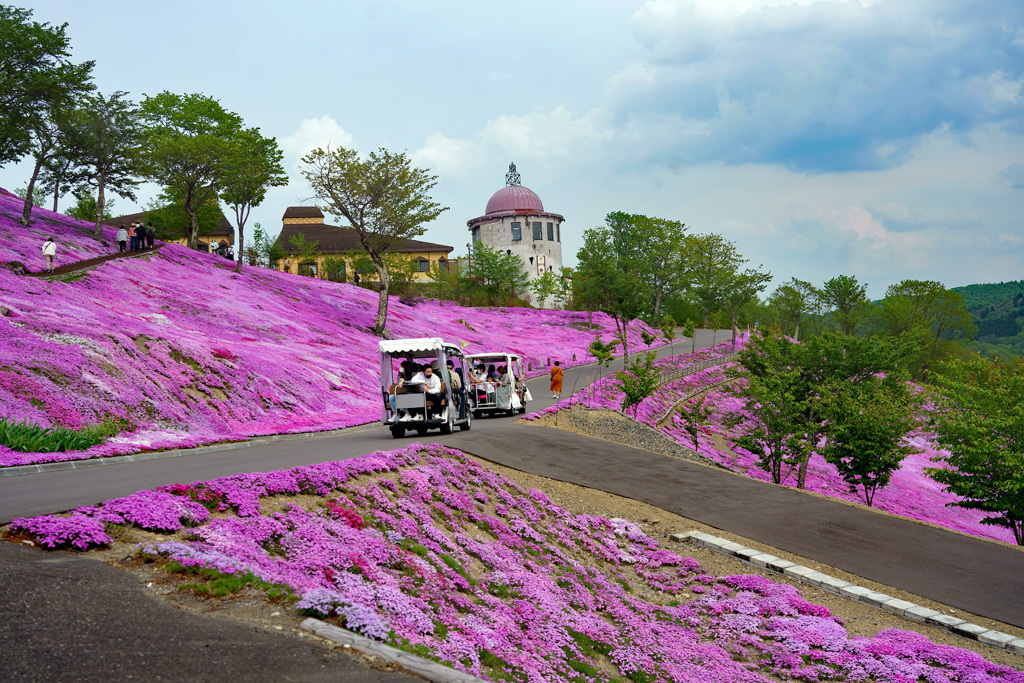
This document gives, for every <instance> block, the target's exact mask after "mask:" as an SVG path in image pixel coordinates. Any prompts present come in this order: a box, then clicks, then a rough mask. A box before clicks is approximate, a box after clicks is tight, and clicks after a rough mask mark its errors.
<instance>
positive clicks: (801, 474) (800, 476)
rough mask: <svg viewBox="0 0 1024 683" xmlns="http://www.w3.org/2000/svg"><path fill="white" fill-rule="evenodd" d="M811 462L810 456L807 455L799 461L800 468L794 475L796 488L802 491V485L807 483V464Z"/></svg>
mask: <svg viewBox="0 0 1024 683" xmlns="http://www.w3.org/2000/svg"><path fill="white" fill-rule="evenodd" d="M810 461H811V454H810V453H808V454H807V457H805V458H803V459H802V460H801V461H800V468H799V469H798V470H797V475H796V487H797V488H798V489H802V488H803V487H804V483H806V481H807V464H808V463H809V462H810Z"/></svg>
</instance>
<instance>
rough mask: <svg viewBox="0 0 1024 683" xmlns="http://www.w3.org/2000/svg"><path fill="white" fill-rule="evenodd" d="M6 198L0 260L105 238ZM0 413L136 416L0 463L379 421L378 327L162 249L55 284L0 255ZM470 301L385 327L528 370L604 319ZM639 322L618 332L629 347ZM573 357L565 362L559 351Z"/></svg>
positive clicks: (437, 306)
mask: <svg viewBox="0 0 1024 683" xmlns="http://www.w3.org/2000/svg"><path fill="white" fill-rule="evenodd" d="M20 206H21V205H20V200H18V199H17V198H13V197H12V196H11V195H7V194H0V262H12V261H17V262H20V263H22V264H25V265H26V266H27V267H28V268H29V270H31V271H39V270H41V269H42V268H43V258H42V256H41V254H40V246H41V244H42V242H43V240H44V239H45V238H46V237H50V236H52V237H55V238H56V241H57V243H58V252H57V264H58V265H62V264H66V263H68V262H71V261H75V260H81V259H86V258H91V257H94V256H97V255H100V254H103V253H109V252H112V251H114V250H115V249H116V243H115V242H114V239H113V238H114V234H113V231H112V230H106V231H105V232H104V239H103V242H102V243H101V242H97V241H96V240H95V239H93V238H92V236H91V226H90V225H88V224H86V223H82V222H80V221H76V220H74V219H71V218H68V217H66V216H62V215H60V214H54V213H52V212H49V211H46V210H44V209H38V208H37V209H35V210H34V212H33V216H34V217H35V218H34V222H33V223H32V225H31V226H30V227H29V228H25V227H23V226H20V225H18V224H17V223H16V222H15V221H16V217H17V216H18V215H19V214H20ZM0 299H2V301H3V306H4V307H5V308H6V309H7V312H6V313H5V314H4V315H3V316H0V406H2V407H3V414H2V415H0V416H4V417H10V418H14V419H19V420H20V419H22V418H28V419H30V420H34V421H36V422H38V423H41V424H43V425H45V426H51V425H62V426H66V427H71V428H78V427H81V426H84V425H87V424H94V423H97V422H99V421H100V419H102V418H103V416H105V415H113V416H118V417H126V418H128V419H129V420H130V421H131V422H132V423H134V424H135V425H136V427H137V428H136V429H135V431H134V432H131V433H124V434H121V435H119V436H118V437H115V438H113V439H111V440H109V441H108V442H107V443H106V444H105V445H102V446H98V447H95V448H92V449H89V450H88V451H85V452H73V453H50V454H33V453H16V452H12V451H10V450H8V449H6V448H4V447H2V446H0V466H9V465H20V464H28V463H38V462H49V461H59V460H71V459H82V458H89V457H97V456H109V455H120V454H125V453H133V452H137V451H140V450H150V449H161V448H186V447H191V446H197V445H201V444H204V443H210V442H214V441H222V440H237V439H245V438H249V437H253V436H259V435H266V434H279V433H294V432H305V431H321V430H328V429H337V428H342V427H349V426H352V425H356V424H363V423H366V422H371V421H373V420H376V419H379V418H380V412H381V407H382V404H381V399H380V389H379V386H380V380H379V378H378V372H379V359H378V353H377V342H378V339H377V338H375V337H373V336H372V335H371V334H370V333H369V330H370V329H371V328H372V326H373V323H374V318H375V315H376V310H377V295H376V293H374V292H371V291H368V290H364V289H360V288H358V287H355V286H352V285H339V284H334V283H329V282H323V281H320V280H316V279H313V278H308V277H299V276H294V275H287V274H284V273H278V272H276V271H271V270H267V269H262V268H248V267H246V268H243V270H242V273H241V274H237V275H236V274H235V273H234V270H233V264H232V263H231V262H229V261H226V260H224V259H223V258H220V257H218V256H212V255H209V254H202V253H199V252H195V251H190V250H188V249H186V248H184V247H181V246H176V245H172V246H165V247H163V248H162V249H161V250H160V251H159V252H158V253H156V254H153V255H151V256H144V257H140V258H131V259H124V260H115V261H111V262H108V263H105V264H103V265H102V266H100V267H98V268H96V269H94V270H92V271H89V272H88V274H87V275H85V276H84V277H82V278H80V279H75V280H71V281H68V282H60V281H53V282H50V281H47V280H42V279H34V278H25V277H21V276H17V275H14V274H13V273H12V272H10V270H9V269H8V268H4V267H0ZM586 322H587V316H586V313H573V312H565V311H538V310H532V309H521V308H511V309H474V308H463V307H459V306H455V305H453V304H447V303H440V302H437V301H428V302H424V303H420V304H418V305H415V306H406V305H404V304H402V303H400V302H399V301H398V300H397V299H394V300H392V302H391V307H390V313H389V318H388V326H389V329H390V331H391V333H392V335H393V336H394V337H396V338H398V337H426V336H430V337H442V338H443V339H445V340H447V341H450V342H453V343H460V342H464V343H465V349H466V352H467V353H477V352H485V351H496V350H509V351H512V352H515V353H518V354H520V355H521V356H522V357H523V358H525V359H526V360H527V361H528V362H532V363H533V364H534V367H536V368H542V367H543V365H544V363H545V362H546V360H547V358H549V357H550V358H552V359H557V360H561V361H562V363H563V365H567V366H569V365H574V364H579V363H582V362H585V361H586V360H587V351H586V349H587V346H588V345H589V344H590V342H591V341H592V340H593V339H594V338H595V337H598V336H599V337H601V338H602V339H603V340H606V341H607V340H610V339H611V338H612V337H613V336H614V325H613V323H612V322H611V320H610V319H609V318H607V316H604V315H599V314H595V315H594V323H595V324H596V325H597V326H598V329H589V328H587V327H586ZM645 330H647V331H651V330H650V329H649V328H647V327H646V326H643V325H642V324H639V323H634V324H633V325H632V333H631V339H630V343H631V344H633V345H635V346H639V345H640V344H642V341H641V339H640V335H641V333H642V331H645ZM573 354H575V355H576V358H577V360H576V361H573V360H572V357H573Z"/></svg>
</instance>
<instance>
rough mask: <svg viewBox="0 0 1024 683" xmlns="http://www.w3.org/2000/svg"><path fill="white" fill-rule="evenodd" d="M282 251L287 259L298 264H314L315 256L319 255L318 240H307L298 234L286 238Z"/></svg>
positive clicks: (301, 234)
mask: <svg viewBox="0 0 1024 683" xmlns="http://www.w3.org/2000/svg"><path fill="white" fill-rule="evenodd" d="M284 250H285V253H287V254H288V257H289V258H292V259H294V260H295V261H297V262H298V263H314V262H316V256H317V254H319V253H320V240H307V239H306V236H305V235H304V234H303V233H301V232H299V233H296V234H294V235H292V236H291V237H289V238H288V245H287V246H285V247H284ZM300 272H301V271H300ZM313 275H314V276H315V275H316V273H314V274H313Z"/></svg>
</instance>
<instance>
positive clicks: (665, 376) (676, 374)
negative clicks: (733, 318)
mask: <svg viewBox="0 0 1024 683" xmlns="http://www.w3.org/2000/svg"><path fill="white" fill-rule="evenodd" d="M739 355H740V354H738V353H727V354H726V355H724V356H719V357H718V358H708V359H707V360H702V361H700V362H698V363H694V364H693V365H687V366H684V367H681V368H674V369H672V370H669V371H668V372H663V373H661V374H660V375H658V386H659V387H660V386H663V385H665V384H668V383H669V382H674V381H676V380H677V379H682V378H683V377H686V376H687V375H692V374H693V373H695V372H700V371H701V370H707V369H708V368H713V367H715V366H716V365H724V364H725V363H731V362H732V361H734V360H736V359H737V358H739Z"/></svg>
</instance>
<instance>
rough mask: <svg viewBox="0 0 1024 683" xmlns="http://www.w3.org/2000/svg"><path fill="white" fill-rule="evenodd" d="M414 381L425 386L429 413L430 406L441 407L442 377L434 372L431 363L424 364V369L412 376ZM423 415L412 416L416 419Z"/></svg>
mask: <svg viewBox="0 0 1024 683" xmlns="http://www.w3.org/2000/svg"><path fill="white" fill-rule="evenodd" d="M412 381H413V383H420V384H421V385H422V387H423V391H424V392H426V394H427V412H428V413H429V410H430V406H434V407H435V408H440V407H441V400H442V398H443V397H442V395H441V378H440V377H438V376H437V375H435V374H434V368H432V367H430V366H429V365H424V366H423V370H421V371H420V372H418V373H416V375H415V376H414V377H413V378H412ZM422 419H423V416H422V415H416V416H415V417H413V418H412V420H414V421H419V420H422Z"/></svg>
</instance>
